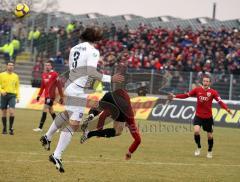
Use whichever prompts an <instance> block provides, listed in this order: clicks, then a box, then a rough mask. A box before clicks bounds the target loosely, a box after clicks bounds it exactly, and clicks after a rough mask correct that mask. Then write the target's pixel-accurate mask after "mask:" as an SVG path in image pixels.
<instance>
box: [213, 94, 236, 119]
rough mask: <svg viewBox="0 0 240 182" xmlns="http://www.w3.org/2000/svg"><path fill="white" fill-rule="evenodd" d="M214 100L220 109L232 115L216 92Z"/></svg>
mask: <svg viewBox="0 0 240 182" xmlns="http://www.w3.org/2000/svg"><path fill="white" fill-rule="evenodd" d="M214 99H215V100H216V101H217V102H218V104H219V105H220V106H221V108H223V109H225V110H226V111H227V112H228V113H229V114H231V115H232V111H231V110H230V109H229V108H228V106H227V105H226V104H225V103H224V102H223V101H222V99H221V97H220V96H219V94H218V92H217V91H216V92H215V94H214Z"/></svg>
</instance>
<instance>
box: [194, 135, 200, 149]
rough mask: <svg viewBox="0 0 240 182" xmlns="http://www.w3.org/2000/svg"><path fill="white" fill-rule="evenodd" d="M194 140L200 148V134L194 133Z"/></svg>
mask: <svg viewBox="0 0 240 182" xmlns="http://www.w3.org/2000/svg"><path fill="white" fill-rule="evenodd" d="M194 140H195V143H196V144H197V146H198V148H201V142H200V141H201V139H200V135H194Z"/></svg>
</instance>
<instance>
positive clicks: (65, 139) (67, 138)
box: [54, 127, 73, 159]
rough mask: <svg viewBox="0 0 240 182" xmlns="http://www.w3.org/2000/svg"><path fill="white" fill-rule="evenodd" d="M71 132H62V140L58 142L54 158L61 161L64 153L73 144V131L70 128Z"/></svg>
mask: <svg viewBox="0 0 240 182" xmlns="http://www.w3.org/2000/svg"><path fill="white" fill-rule="evenodd" d="M69 128H70V129H69ZM68 129H69V130H70V131H66V130H64V131H61V134H60V138H59V141H58V145H57V148H56V149H55V151H54V157H56V158H58V159H61V158H62V153H63V152H64V150H65V149H66V148H67V146H68V144H69V143H70V142H71V139H72V135H73V130H72V128H71V127H68Z"/></svg>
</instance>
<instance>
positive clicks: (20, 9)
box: [14, 3, 30, 18]
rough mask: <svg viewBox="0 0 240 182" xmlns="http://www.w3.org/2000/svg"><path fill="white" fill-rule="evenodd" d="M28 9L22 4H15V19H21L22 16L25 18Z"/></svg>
mask: <svg viewBox="0 0 240 182" xmlns="http://www.w3.org/2000/svg"><path fill="white" fill-rule="evenodd" d="M29 11H30V9H29V7H28V5H26V4H24V3H19V4H17V6H16V8H15V11H14V14H15V16H16V17H18V18H22V17H24V16H26V15H27V14H28V13H29Z"/></svg>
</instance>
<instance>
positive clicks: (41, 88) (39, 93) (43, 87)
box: [38, 75, 45, 97]
mask: <svg viewBox="0 0 240 182" xmlns="http://www.w3.org/2000/svg"><path fill="white" fill-rule="evenodd" d="M44 89H45V84H44V78H43V75H42V81H41V87H40V90H39V92H38V96H39V97H40V96H41V95H42V93H43V91H44Z"/></svg>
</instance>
